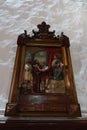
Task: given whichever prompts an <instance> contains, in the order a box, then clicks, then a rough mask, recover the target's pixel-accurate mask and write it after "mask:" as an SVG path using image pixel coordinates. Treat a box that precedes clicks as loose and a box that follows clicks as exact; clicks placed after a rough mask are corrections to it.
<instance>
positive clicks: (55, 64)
mask: <svg viewBox="0 0 87 130" xmlns="http://www.w3.org/2000/svg"><path fill="white" fill-rule="evenodd" d="M52 68H53V77H54V79H55V80H63V78H64V77H63V63H62V62H61V60H60V59H59V57H58V55H54V59H53V61H52Z"/></svg>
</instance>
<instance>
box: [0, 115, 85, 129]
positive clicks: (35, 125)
mask: <svg viewBox="0 0 87 130" xmlns="http://www.w3.org/2000/svg"><path fill="white" fill-rule="evenodd" d="M10 129H12V130H15V129H16V130H19V129H21V130H25V129H30V130H36V129H38V130H48V129H50V130H54V129H55V130H87V119H86V118H58V117H57V118H54V117H50V118H43V117H40V118H38V117H37V118H35V117H33V118H32V117H30V118H29V117H28V118H23V117H22V118H18V117H17V118H16V117H15V118H2V119H0V130H10Z"/></svg>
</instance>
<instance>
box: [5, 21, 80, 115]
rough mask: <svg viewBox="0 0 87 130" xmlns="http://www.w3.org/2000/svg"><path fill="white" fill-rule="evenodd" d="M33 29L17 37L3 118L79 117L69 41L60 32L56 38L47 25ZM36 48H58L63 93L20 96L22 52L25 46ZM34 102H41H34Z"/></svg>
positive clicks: (42, 24) (40, 25) (43, 23)
mask: <svg viewBox="0 0 87 130" xmlns="http://www.w3.org/2000/svg"><path fill="white" fill-rule="evenodd" d="M37 27H38V29H39V30H38V31H34V30H32V33H33V34H32V36H30V35H28V34H27V31H26V30H25V31H24V33H23V34H21V35H19V36H18V40H17V45H18V46H17V52H16V58H15V65H14V70H13V76H12V83H11V89H10V93H9V99H8V103H7V104H6V110H5V116H65V117H72V116H74V117H77V116H81V111H80V105H79V104H78V100H77V95H76V88H75V83H74V77H73V69H72V62H71V56H70V50H69V47H70V43H69V38H68V37H67V36H65V35H64V34H63V33H61V35H57V36H56V35H55V31H49V28H50V25H48V24H46V23H45V22H42V23H41V24H39V25H37ZM38 46H39V47H51V48H53V47H56V48H61V49H62V59H63V64H64V70H63V71H64V81H65V93H63V94H62V93H58V94H55V93H54V94H31V95H22V97H21V96H20V90H19V86H20V83H21V76H22V71H23V65H24V54H25V50H26V48H27V47H38ZM27 99H28V100H27ZM38 99H40V100H41V102H39V103H38V102H37V100H38Z"/></svg>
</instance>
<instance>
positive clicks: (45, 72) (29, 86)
mask: <svg viewBox="0 0 87 130" xmlns="http://www.w3.org/2000/svg"><path fill="white" fill-rule="evenodd" d="M63 66H64V65H63V63H62V62H61V59H60V58H59V57H58V55H57V54H55V55H54V57H53V60H52V62H51V64H50V66H49V65H47V63H45V62H39V61H38V60H37V59H35V60H33V61H32V59H31V57H28V58H27V60H26V62H25V65H24V70H23V78H22V81H21V87H20V92H21V93H23V94H29V93H31V94H34V93H43V94H44V93H56V92H55V91H54V90H55V88H56V87H58V84H59V82H60V83H62V82H63V79H64V76H63Z"/></svg>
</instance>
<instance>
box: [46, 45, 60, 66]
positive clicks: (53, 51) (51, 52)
mask: <svg viewBox="0 0 87 130" xmlns="http://www.w3.org/2000/svg"><path fill="white" fill-rule="evenodd" d="M46 52H47V54H48V56H49V57H48V66H51V63H52V61H53V58H54V55H56V54H61V49H60V48H56V47H54V48H50V47H49V48H46Z"/></svg>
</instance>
